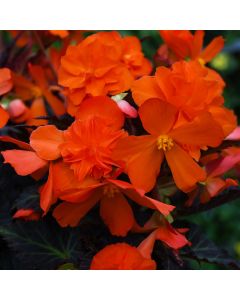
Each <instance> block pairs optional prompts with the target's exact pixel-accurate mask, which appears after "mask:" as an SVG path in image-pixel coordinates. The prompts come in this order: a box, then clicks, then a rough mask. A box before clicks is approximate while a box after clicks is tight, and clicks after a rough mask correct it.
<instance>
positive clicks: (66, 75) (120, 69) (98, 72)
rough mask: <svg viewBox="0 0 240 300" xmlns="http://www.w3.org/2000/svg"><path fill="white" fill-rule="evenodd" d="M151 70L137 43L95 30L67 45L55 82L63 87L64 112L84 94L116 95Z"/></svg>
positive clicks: (78, 103) (72, 107) (130, 38)
mask: <svg viewBox="0 0 240 300" xmlns="http://www.w3.org/2000/svg"><path fill="white" fill-rule="evenodd" d="M150 72H151V65H150V63H149V62H148V61H147V59H146V58H144V56H143V54H142V51H141V45H140V42H139V41H138V40H137V39H136V38H134V37H126V38H121V36H120V35H119V33H117V32H98V33H96V34H93V35H91V36H89V37H87V38H86V39H85V40H83V41H82V42H80V43H79V44H78V45H77V46H69V47H68V49H67V52H66V55H65V56H63V57H62V59H61V67H60V69H59V83H60V84H61V85H62V86H64V87H65V88H67V90H66V95H67V97H68V101H69V103H68V111H69V112H70V113H71V114H75V112H74V106H75V107H76V106H78V105H80V103H81V102H82V100H83V99H84V98H85V97H86V96H101V95H107V94H109V95H116V94H119V93H121V92H124V91H126V90H128V89H129V88H130V86H131V84H132V82H133V79H134V78H137V77H139V76H141V75H147V74H149V73H150Z"/></svg>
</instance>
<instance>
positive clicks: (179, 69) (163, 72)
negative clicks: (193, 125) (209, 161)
mask: <svg viewBox="0 0 240 300" xmlns="http://www.w3.org/2000/svg"><path fill="white" fill-rule="evenodd" d="M224 85H225V84H224V82H223V80H222V78H221V77H220V76H219V75H218V74H217V73H216V72H214V71H212V70H210V69H208V68H206V67H203V66H201V65H200V64H199V63H198V62H196V61H192V62H185V61H181V62H177V63H175V64H173V65H172V68H166V67H159V68H157V71H156V73H155V76H145V77H144V76H143V77H142V78H141V79H139V80H136V81H135V82H134V83H133V85H132V94H133V98H134V101H135V102H136V104H137V105H139V106H141V105H142V104H143V103H144V102H145V101H147V100H148V99H153V98H154V99H159V100H161V101H164V102H167V103H170V104H172V105H174V106H175V107H176V108H177V109H178V111H179V116H178V122H177V123H176V126H179V125H180V124H182V123H185V122H186V121H192V120H193V119H194V118H195V117H196V116H198V115H199V114H200V113H202V112H206V111H209V112H210V113H211V115H212V118H213V119H214V120H215V121H216V122H218V123H219V125H220V126H221V127H222V129H223V132H224V135H225V136H227V135H228V134H229V133H230V132H231V131H233V129H234V128H235V127H236V117H235V116H234V114H233V113H232V111H230V110H228V109H226V108H224V107H223V106H222V105H223V102H224V100H223V98H222V96H221V94H222V91H223V88H224Z"/></svg>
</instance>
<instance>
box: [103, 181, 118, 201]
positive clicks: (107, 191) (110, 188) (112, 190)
mask: <svg viewBox="0 0 240 300" xmlns="http://www.w3.org/2000/svg"><path fill="white" fill-rule="evenodd" d="M118 193H119V190H118V188H117V187H116V186H114V185H111V184H108V185H106V186H104V188H103V194H104V196H107V197H109V198H112V197H114V196H115V195H116V194H118Z"/></svg>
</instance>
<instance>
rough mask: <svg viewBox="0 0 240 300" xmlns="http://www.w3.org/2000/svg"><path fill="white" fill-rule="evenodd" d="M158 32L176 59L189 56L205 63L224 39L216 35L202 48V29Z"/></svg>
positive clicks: (220, 46)
mask: <svg viewBox="0 0 240 300" xmlns="http://www.w3.org/2000/svg"><path fill="white" fill-rule="evenodd" d="M159 32H160V35H161V37H162V38H163V41H164V43H165V44H166V45H167V46H168V47H169V48H170V49H171V50H172V51H173V53H174V55H175V56H176V59H177V60H183V59H186V58H190V59H192V60H196V59H197V60H199V62H201V63H202V64H205V63H208V62H209V61H210V60H212V59H213V58H214V57H215V56H216V55H217V54H218V53H219V52H220V51H221V50H222V48H223V46H224V39H223V38H222V37H221V36H218V37H216V38H214V39H213V40H212V41H211V42H210V44H208V46H207V47H206V48H204V49H203V38H204V31H202V30H196V31H195V33H194V34H192V33H191V32H190V31H189V30H160V31H159Z"/></svg>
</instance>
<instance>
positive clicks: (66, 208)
mask: <svg viewBox="0 0 240 300" xmlns="http://www.w3.org/2000/svg"><path fill="white" fill-rule="evenodd" d="M98 200H99V198H94V197H93V198H91V199H89V200H88V201H85V202H83V203H80V204H73V203H66V202H63V203H61V204H60V205H58V206H57V207H56V208H55V209H54V211H53V217H54V218H55V219H56V220H57V222H58V224H59V225H60V226H62V227H66V226H71V227H75V226H77V225H78V223H79V222H80V221H81V219H82V218H83V217H84V216H85V215H86V214H87V213H88V211H89V210H90V209H91V208H92V207H93V206H94V205H95V204H96V203H97V202H98Z"/></svg>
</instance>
